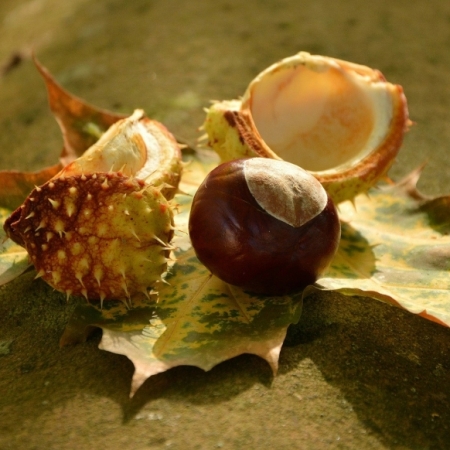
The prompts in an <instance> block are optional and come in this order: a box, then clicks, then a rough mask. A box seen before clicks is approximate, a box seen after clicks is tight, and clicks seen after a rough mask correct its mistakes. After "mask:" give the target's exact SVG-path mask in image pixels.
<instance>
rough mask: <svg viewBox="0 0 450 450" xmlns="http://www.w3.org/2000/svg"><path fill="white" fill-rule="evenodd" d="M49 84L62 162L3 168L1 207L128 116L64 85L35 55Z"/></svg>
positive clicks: (19, 198) (10, 206) (8, 205)
mask: <svg viewBox="0 0 450 450" xmlns="http://www.w3.org/2000/svg"><path fill="white" fill-rule="evenodd" d="M34 63H35V65H36V68H37V69H38V71H39V73H40V74H41V76H42V78H43V79H44V82H45V86H46V88H47V93H48V100H49V105H50V109H51V110H52V112H53V114H54V117H55V119H56V121H57V122H58V125H59V127H60V129H61V132H62V136H63V141H64V146H63V150H62V152H61V155H60V162H59V163H57V164H55V165H53V166H51V167H46V168H44V169H42V170H39V171H36V172H21V171H9V170H3V171H0V207H3V208H8V209H11V210H12V209H15V208H17V207H18V206H19V205H20V204H22V202H23V201H24V200H25V198H26V197H27V196H28V194H29V193H30V192H31V191H32V190H33V188H34V187H35V186H40V185H41V184H44V183H45V182H46V181H47V180H49V179H50V178H52V177H53V176H54V175H56V174H57V173H58V172H59V171H60V170H61V169H62V167H63V166H65V165H67V164H69V163H70V162H71V161H73V160H74V159H76V158H77V157H78V156H81V155H82V154H83V153H84V151H85V150H87V149H88V148H89V147H90V146H91V145H92V144H93V143H94V142H96V141H97V140H98V138H99V137H100V136H101V134H102V133H103V132H104V131H106V130H107V129H108V128H109V127H110V126H111V125H112V124H113V123H115V122H117V121H118V120H119V119H122V118H124V117H125V116H123V115H121V114H115V113H112V112H109V111H106V110H103V109H100V108H97V107H95V106H93V105H90V104H89V103H86V102H85V101H84V100H82V99H80V98H78V97H76V96H74V95H72V94H71V93H69V92H67V91H66V90H65V89H63V88H62V87H61V86H60V85H59V84H58V83H57V82H56V80H55V79H54V78H53V77H52V76H51V74H50V73H49V71H48V70H47V69H46V68H45V67H44V66H43V65H42V64H41V63H40V62H39V61H38V60H37V59H36V58H34Z"/></svg>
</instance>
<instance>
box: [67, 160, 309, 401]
mask: <svg viewBox="0 0 450 450" xmlns="http://www.w3.org/2000/svg"><path fill="white" fill-rule="evenodd" d="M214 165H215V159H214V158H212V159H208V160H207V161H206V160H205V159H204V162H203V163H200V162H199V161H198V159H195V158H190V161H189V163H188V164H187V168H186V174H185V177H184V178H183V180H182V183H181V185H180V189H181V190H182V191H183V192H184V194H183V195H179V196H178V197H177V198H176V200H177V202H178V204H179V214H178V215H177V217H176V227H177V228H178V230H179V231H178V239H177V240H175V244H176V245H177V246H178V251H177V252H176V254H175V256H176V263H175V264H174V265H173V266H172V267H171V269H170V271H169V274H168V275H167V277H166V278H165V281H166V284H164V285H163V286H162V287H161V288H160V289H159V293H158V302H157V303H155V302H152V301H144V302H139V303H138V304H136V305H135V306H134V307H133V309H131V310H127V309H126V308H125V307H124V305H123V304H119V305H112V304H106V305H105V308H104V310H100V309H99V308H98V307H96V306H94V305H82V306H79V307H78V308H77V309H76V311H75V312H74V315H73V316H72V318H71V320H70V322H69V324H68V326H67V328H66V330H65V332H64V335H63V337H62V339H61V344H62V345H66V344H70V343H76V342H82V341H83V340H85V339H86V337H87V336H88V334H89V331H90V330H91V329H92V327H93V326H98V327H100V328H102V330H103V336H102V340H101V343H100V348H101V349H103V350H108V351H110V352H113V353H118V354H122V355H125V356H127V357H128V358H129V359H130V360H131V361H132V362H133V364H134V366H135V373H134V375H133V380H132V386H131V395H133V394H134V393H135V392H136V390H137V389H138V388H139V387H140V386H141V385H142V383H143V382H144V381H145V380H146V379H147V378H149V377H150V376H152V375H155V374H157V373H160V372H162V371H165V370H168V369H169V368H171V367H175V366H179V365H192V366H197V367H200V368H202V369H204V370H210V369H211V368H212V367H214V366H215V365H217V364H219V363H220V362H222V361H225V360H227V359H230V358H232V357H234V356H237V355H240V354H243V353H252V354H255V355H258V356H260V357H261V358H263V359H265V360H266V361H267V362H268V363H269V365H270V367H271V368H272V370H273V372H274V373H276V371H277V368H278V357H279V353H280V350H281V346H282V344H283V341H284V338H285V336H286V331H287V328H288V326H289V325H290V324H291V323H296V322H297V321H298V319H299V317H300V312H301V305H302V302H301V296H302V295H301V294H298V295H297V296H293V297H290V296H284V297H263V296H258V295H252V294H249V293H246V292H244V291H242V290H241V289H238V288H236V287H233V286H230V285H228V284H226V283H225V282H223V281H221V280H219V279H218V278H217V277H214V276H212V275H211V274H210V272H209V271H208V270H207V269H206V268H205V267H204V266H203V265H202V264H201V263H200V262H199V261H198V259H197V258H196V256H195V254H194V251H193V249H192V248H191V246H190V243H189V239H188V236H187V224H188V214H189V208H190V203H191V199H192V195H193V193H194V192H195V189H196V188H197V186H198V182H199V181H200V180H202V179H203V178H204V176H205V175H206V173H207V172H208V171H209V169H210V168H212V167H213V166H214Z"/></svg>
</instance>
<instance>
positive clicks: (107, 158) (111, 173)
mask: <svg viewBox="0 0 450 450" xmlns="http://www.w3.org/2000/svg"><path fill="white" fill-rule="evenodd" d="M180 156H181V155H180V149H179V146H178V144H177V143H176V141H175V139H174V138H173V137H172V135H171V134H170V133H169V132H168V131H167V130H166V129H165V128H164V127H163V126H162V125H161V124H159V123H158V122H155V121H151V120H149V119H146V118H144V117H143V112H142V111H140V110H138V111H136V112H135V113H134V114H133V115H132V116H130V117H128V118H126V119H123V120H121V121H119V122H117V123H116V124H114V125H113V126H112V127H111V128H110V129H109V130H108V131H107V132H106V133H105V134H104V135H103V136H102V137H101V138H100V139H99V141H98V142H97V143H96V144H94V145H93V146H92V147H91V148H89V149H88V150H87V151H86V152H85V153H84V154H83V156H81V157H80V158H78V159H77V160H75V161H73V162H72V163H71V164H69V165H68V166H66V167H65V168H64V169H62V170H61V172H60V173H59V174H58V175H56V176H55V177H53V178H52V179H51V180H49V181H48V182H47V183H45V184H44V185H42V186H40V187H36V188H35V189H34V190H33V191H32V192H31V193H30V195H29V196H28V198H27V199H26V200H25V202H24V203H23V204H22V205H21V206H20V207H19V208H17V209H16V210H15V211H14V212H13V213H12V215H11V216H10V217H9V218H8V219H7V220H6V222H5V225H4V228H5V231H6V234H7V235H8V236H9V237H10V238H11V239H12V240H14V241H15V242H16V243H18V244H20V245H22V246H23V247H25V249H26V250H27V252H28V254H29V257H30V259H31V262H32V263H33V264H34V266H35V268H36V270H37V272H38V274H37V276H38V277H42V278H43V279H44V280H45V281H46V282H47V283H49V284H50V285H51V286H53V287H54V288H55V289H56V290H58V291H61V292H64V293H65V294H66V295H67V296H68V297H69V296H70V295H83V296H84V297H86V298H87V299H99V300H100V301H102V302H103V300H109V299H121V300H128V299H131V298H137V297H139V296H141V295H146V296H148V295H149V289H151V288H152V286H154V285H155V283H156V282H158V281H159V280H160V279H161V275H162V274H163V273H164V272H165V271H166V269H167V260H168V258H169V255H170V250H171V248H172V247H171V246H170V241H171V239H172V237H173V230H174V226H173V208H172V205H171V204H170V203H169V200H168V199H170V198H172V197H173V195H174V194H175V192H176V190H177V186H178V181H179V178H180V175H181V167H182V165H181V158H180Z"/></svg>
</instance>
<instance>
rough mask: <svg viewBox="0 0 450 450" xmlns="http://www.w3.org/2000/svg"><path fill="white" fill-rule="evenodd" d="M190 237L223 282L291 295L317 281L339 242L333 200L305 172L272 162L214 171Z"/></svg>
mask: <svg viewBox="0 0 450 450" xmlns="http://www.w3.org/2000/svg"><path fill="white" fill-rule="evenodd" d="M189 235H190V238H191V242H192V246H193V248H194V250H195V253H196V255H197V257H198V259H199V260H200V261H201V262H202V263H203V264H204V265H205V266H206V267H207V268H208V269H209V270H210V271H211V272H212V273H213V274H214V275H216V276H217V277H219V278H220V279H222V280H223V281H225V282H227V283H230V284H232V285H236V286H239V287H241V288H243V289H246V290H248V291H251V292H255V293H260V294H266V295H284V294H289V293H292V292H295V291H299V290H301V289H303V288H305V287H306V286H308V285H310V284H313V283H314V282H315V281H316V279H317V278H318V277H319V276H320V274H321V273H323V271H324V270H325V269H326V267H327V266H328V265H329V263H330V261H331V259H332V257H333V256H334V254H335V252H336V250H337V247H338V244H339V238H340V222H339V218H338V215H337V212H336V208H335V206H334V204H333V201H332V200H331V199H330V198H329V196H328V195H327V193H326V192H325V190H324V189H323V187H322V186H321V184H320V183H319V182H318V181H317V180H316V179H315V178H314V177H313V176H312V175H310V174H309V173H308V172H306V171H304V170H303V169H301V168H300V167H298V166H296V165H294V164H291V163H288V162H285V161H278V160H275V161H271V160H268V159H265V158H249V159H239V160H233V161H229V162H226V163H223V164H221V165H219V166H218V167H217V168H215V169H214V170H212V171H211V172H210V173H209V175H208V176H207V177H206V178H205V180H204V181H203V183H202V184H201V185H200V187H199V189H198V190H197V193H196V194H195V196H194V199H193V203H192V208H191V213H190V218H189Z"/></svg>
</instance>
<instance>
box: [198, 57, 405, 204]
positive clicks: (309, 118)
mask: <svg viewBox="0 0 450 450" xmlns="http://www.w3.org/2000/svg"><path fill="white" fill-rule="evenodd" d="M409 125H410V121H409V118H408V109H407V103H406V98H405V96H404V94H403V89H402V87H401V86H399V85H395V84H391V83H389V82H387V81H386V79H385V78H384V76H383V75H382V74H381V73H380V72H379V71H378V70H374V69H371V68H369V67H366V66H361V65H357V64H353V63H350V62H346V61H342V60H338V59H334V58H329V57H324V56H315V55H310V54H309V53H306V52H300V53H299V54H297V55H295V56H292V57H289V58H285V59H283V60H281V61H280V62H278V63H276V64H273V65H272V66H270V67H269V68H267V69H266V70H264V71H263V72H261V73H260V74H259V75H258V76H257V77H256V78H255V79H254V80H253V81H252V82H251V83H250V84H249V86H248V88H247V90H246V92H245V94H244V96H243V97H242V99H241V100H231V101H222V102H215V103H214V104H213V105H212V106H211V107H210V108H209V109H208V110H207V116H206V120H205V123H204V128H205V131H206V133H207V136H208V142H209V145H210V146H211V147H212V148H213V149H214V150H215V151H216V152H217V153H218V154H219V155H220V157H221V159H222V161H228V160H231V159H236V158H242V157H252V156H260V157H266V158H275V159H284V160H286V161H289V162H291V163H294V164H297V165H299V166H301V167H303V168H304V169H306V170H308V171H309V172H311V173H312V174H313V175H314V176H315V177H316V178H317V179H318V180H319V181H320V182H321V183H322V185H323V186H324V187H325V189H326V190H327V192H328V194H329V195H330V197H331V198H332V199H333V200H334V202H335V203H339V202H341V201H344V200H348V199H352V198H353V197H354V196H356V195H357V194H358V193H360V192H364V191H367V190H368V189H369V188H370V187H371V186H373V185H374V184H375V183H376V182H377V181H378V180H379V179H380V178H381V177H383V176H384V175H385V174H386V173H387V171H388V169H389V168H390V166H391V165H392V163H393V161H394V158H395V156H396V155H397V153H398V151H399V149H400V146H401V144H402V141H403V136H404V133H405V132H406V131H407V129H408V126H409Z"/></svg>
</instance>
